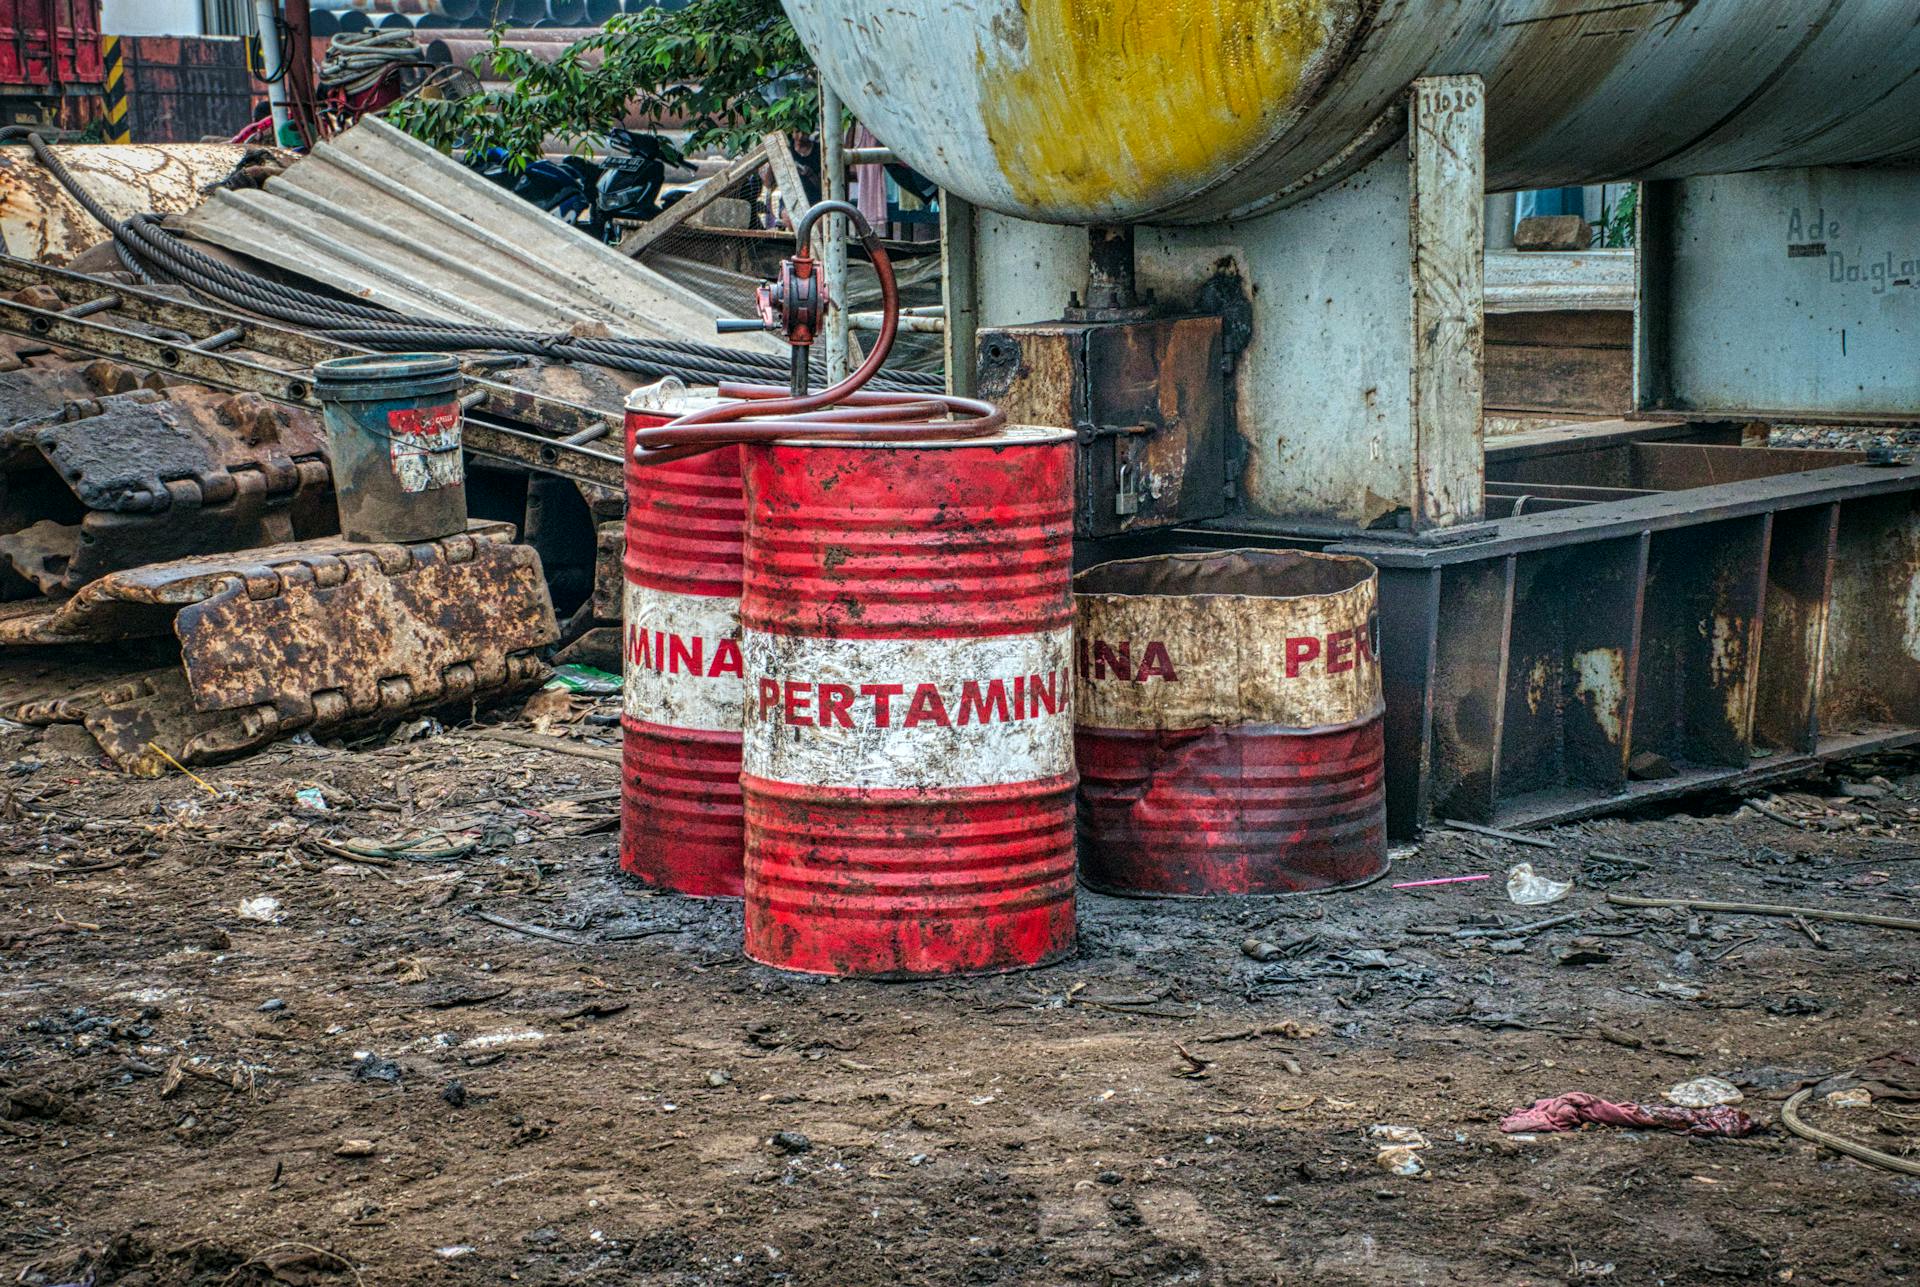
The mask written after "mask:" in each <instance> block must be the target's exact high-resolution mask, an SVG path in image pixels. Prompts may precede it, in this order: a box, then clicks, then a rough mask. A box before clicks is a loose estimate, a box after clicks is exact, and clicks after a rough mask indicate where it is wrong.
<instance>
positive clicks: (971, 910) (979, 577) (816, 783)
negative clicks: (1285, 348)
mask: <svg viewBox="0 0 1920 1287" xmlns="http://www.w3.org/2000/svg"><path fill="white" fill-rule="evenodd" d="M828 213H840V214H844V215H846V216H847V218H848V219H849V220H850V221H851V222H852V224H853V225H854V227H855V229H856V230H857V231H858V233H859V236H860V239H861V242H862V244H863V245H864V246H865V248H866V250H867V252H868V254H869V256H870V257H871V259H872V262H873V268H874V272H875V274H876V275H877V276H878V277H879V279H880V286H881V295H882V299H883V313H882V325H881V329H880V332H879V334H878V336H877V337H876V340H875V343H874V346H873V349H872V351H871V352H870V353H869V354H868V356H867V359H866V361H865V362H863V363H862V364H861V366H860V369H859V370H857V371H856V372H854V373H853V375H851V376H850V377H848V378H847V379H846V380H844V381H841V382H840V383H838V384H836V385H834V386H832V387H831V388H828V389H824V390H822V391H820V392H818V393H809V392H808V391H807V380H806V370H807V365H806V364H807V357H808V348H809V346H810V345H811V343H812V339H813V336H814V334H815V333H816V332H817V330H818V325H819V319H820V314H821V310H822V309H823V308H824V305H825V301H824V300H823V299H822V298H821V296H820V292H819V285H818V276H817V274H816V271H815V267H814V264H813V261H812V258H811V256H810V255H809V254H808V251H807V249H806V247H807V235H808V233H809V231H810V230H811V229H812V227H813V225H814V223H815V222H817V221H818V220H819V219H820V218H821V217H822V216H824V215H826V214H828ZM795 235H796V239H797V241H798V242H799V246H800V249H799V251H798V252H797V253H796V254H795V255H794V257H793V258H792V260H790V261H788V263H787V264H786V265H784V266H783V268H782V272H781V275H780V278H779V280H778V281H776V282H773V283H769V284H768V285H767V286H764V287H762V289H761V291H760V294H759V305H760V312H761V318H760V320H759V321H757V322H755V323H752V325H754V326H755V327H760V328H765V329H770V330H776V331H779V332H780V333H781V334H783V335H784V336H785V337H786V338H787V339H788V341H789V342H790V343H792V344H793V346H794V364H793V373H794V374H793V380H792V382H791V384H790V386H789V388H787V389H785V390H780V389H772V388H764V387H759V386H751V385H724V386H722V387H721V388H720V390H719V392H720V395H721V397H722V398H724V399H728V401H725V402H722V403H720V404H717V405H714V406H710V407H706V408H702V409H700V410H696V411H693V412H691V413H690V414H687V415H683V416H681V417H679V418H678V419H676V420H674V421H672V422H671V423H669V424H665V425H658V426H650V427H637V428H636V429H635V430H634V431H633V435H632V436H633V460H634V462H635V465H636V473H638V474H640V475H644V474H645V473H646V472H647V471H648V470H649V469H651V468H654V467H656V466H658V465H661V464H672V463H674V462H683V461H688V460H692V459H695V458H698V457H701V456H703V455H705V454H707V453H720V452H723V451H724V452H739V453H740V469H741V474H742V479H743V484H744V497H745V516H744V544H743V552H742V566H743V584H742V590H741V601H740V609H739V619H740V625H741V639H740V651H741V655H742V662H743V664H742V668H741V669H742V673H741V675H740V677H739V678H740V681H741V693H740V696H741V702H740V716H741V718H742V724H741V726H740V727H741V729H742V743H741V748H742V749H741V754H742V763H741V774H740V783H741V790H742V807H743V814H744V821H745V836H744V880H743V888H744V893H745V897H746V904H747V911H746V951H747V955H748V956H749V957H751V958H753V959H754V960H757V961H761V962H764V963H766V964H770V965H775V966H780V967H783V968H787V969H795V970H804V971H810V972H815V973H824V974H841V975H859V976H868V977H910V976H930V975H948V974H967V973H985V972H992V971H999V970H1009V969H1018V968H1022V967H1025V966H1032V965H1037V964H1041V963H1044V962H1047V961H1052V960H1057V959H1059V958H1061V957H1063V956H1065V955H1066V954H1067V953H1068V952H1070V951H1071V950H1072V946H1073V910H1074V848H1073V846H1074V839H1073V817H1074V786H1075V776H1074V769H1073V717H1072V694H1071V690H1072V686H1073V676H1072V660H1071V625H1072V593H1071V582H1070V576H1071V568H1072V540H1073V490H1072V478H1073V439H1072V436H1071V434H1069V433H1067V432H1064V431H1055V430H1050V429H1034V428H1025V427H1018V426H1008V425H1007V423H1006V417H1005V415H1004V413H1002V412H1001V411H1000V410H999V409H998V408H996V407H993V406H991V405H989V404H987V403H984V402H978V401H975V400H973V399H969V398H957V397H948V396H936V395H901V394H886V393H875V392H869V391H865V390H864V389H863V387H862V386H864V385H865V384H866V383H867V381H868V380H870V379H871V378H872V377H873V375H874V374H875V373H876V372H877V371H879V369H880V367H881V365H882V363H884V362H885V361H886V358H887V354H888V353H889V351H890V350H891V348H892V345H893V339H894V334H895V330H896V327H897V324H898V321H899V315H900V305H899V294H898V291H897V289H896V287H895V283H894V277H893V269H892V265H891V263H890V262H889V260H888V258H887V254H886V250H885V248H884V247H883V246H882V245H881V243H880V240H879V238H878V237H877V236H876V235H875V234H874V231H873V229H872V227H871V226H870V225H869V224H868V223H867V221H866V220H865V219H864V218H862V217H861V215H860V213H859V211H858V210H857V209H856V208H855V207H853V206H851V205H848V204H847V203H845V202H823V203H821V204H819V205H816V206H814V207H813V208H812V209H811V210H809V211H808V212H807V213H806V215H805V216H804V217H802V219H801V220H800V222H799V225H798V227H797V228H796V229H795ZM629 557H630V558H633V557H634V554H633V552H632V551H630V552H629ZM630 629H631V627H630ZM630 744H631V743H630ZM633 790H634V787H633V785H632V779H631V777H630V779H629V792H632V791H633Z"/></svg>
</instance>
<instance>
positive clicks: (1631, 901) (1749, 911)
mask: <svg viewBox="0 0 1920 1287" xmlns="http://www.w3.org/2000/svg"><path fill="white" fill-rule="evenodd" d="M1607 901H1608V902H1609V903H1612V904H1614V905H1615V906H1617V907H1676V908H1685V909H1688V910H1691V911H1696V912H1726V913H1729V914H1733V915H1739V916H1786V917H1796V916H1798V917H1805V918H1807V919H1808V920H1822V921H1842V922H1845V923H1847V924H1850V925H1878V926H1880V927H1882V928H1883V929H1897V930H1914V931H1920V920H1911V919H1908V918H1905V917H1900V916H1878V915H1873V914H1870V913H1867V912H1840V911H1833V910H1831V909H1829V908H1825V907H1784V906H1781V905H1780V904H1778V903H1718V902H1713V901H1710V900H1708V899H1702V898H1636V897H1634V896H1633V895H1631V894H1608V895H1607Z"/></svg>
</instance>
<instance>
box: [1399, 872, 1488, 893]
mask: <svg viewBox="0 0 1920 1287" xmlns="http://www.w3.org/2000/svg"><path fill="white" fill-rule="evenodd" d="M1492 879H1493V877H1492V876H1491V875H1489V874H1487V873H1486V872H1484V871H1483V872H1481V873H1480V874H1479V875H1478V876H1442V877H1440V878H1439V879H1438V880H1409V881H1403V882H1401V883H1400V884H1398V885H1395V886H1394V888H1395V889H1425V888H1426V887H1427V886H1428V885H1464V884H1466V883H1467V882H1468V881H1470V880H1492Z"/></svg>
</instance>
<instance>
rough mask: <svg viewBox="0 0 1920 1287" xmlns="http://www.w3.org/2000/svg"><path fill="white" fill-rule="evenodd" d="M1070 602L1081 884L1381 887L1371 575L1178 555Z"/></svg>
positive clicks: (1341, 560)
mask: <svg viewBox="0 0 1920 1287" xmlns="http://www.w3.org/2000/svg"><path fill="white" fill-rule="evenodd" d="M1074 590H1075V609H1074V613H1075V618H1074V620H1075V637H1076V656H1075V675H1076V678H1077V680H1078V683H1077V686H1076V689H1075V694H1076V695H1075V703H1076V706H1075V711H1076V713H1075V719H1076V721H1077V725H1078V726H1077V728H1076V730H1075V737H1074V744H1075V748H1076V751H1077V755H1078V759H1079V766H1080V776H1081V782H1080V815H1079V818H1080V821H1079V831H1080V842H1081V843H1080V862H1081V878H1082V879H1083V880H1085V881H1086V883H1087V885H1088V886H1089V887H1091V888H1093V889H1098V890H1103V891H1107V892H1110V893H1115V894H1131V895H1147V896H1173V897H1196V896H1202V895H1209V894H1295V893H1304V892H1308V891H1312V890H1325V889H1338V888H1342V887H1347V886H1352V885H1359V884H1364V883H1365V882H1367V881H1369V880H1373V879H1375V878H1376V877H1378V876H1379V875H1380V874H1381V873H1383V872H1384V871H1386V869H1387V821H1386V776H1385V750H1386V748H1385V735H1384V730H1383V725H1382V713H1383V710H1384V704H1383V702H1382V699H1381V688H1380V668H1379V664H1378V662H1379V650H1378V643H1377V640H1376V637H1375V636H1376V621H1377V615H1376V613H1377V608H1376V605H1377V602H1378V586H1377V576H1376V573H1375V571H1374V568H1373V565H1372V564H1370V563H1368V562H1367V561H1366V560H1365V559H1358V558H1346V557H1338V556H1332V555H1324V554H1308V553H1302V552H1298V551H1291V550H1288V551H1270V550H1229V551H1224V552H1220V553H1213V554H1177V555H1168V556H1162V557H1156V558H1145V559H1128V560H1125V561H1122V562H1118V563H1106V564H1102V565H1100V566H1098V567H1095V568H1090V569H1088V570H1087V571H1085V572H1082V573H1081V574H1080V575H1079V576H1078V577H1077V578H1075V581H1074Z"/></svg>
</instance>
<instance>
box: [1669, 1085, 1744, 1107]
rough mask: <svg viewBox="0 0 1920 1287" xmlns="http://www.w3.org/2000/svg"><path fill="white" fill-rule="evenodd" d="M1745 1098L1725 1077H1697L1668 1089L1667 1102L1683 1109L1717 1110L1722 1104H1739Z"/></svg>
mask: <svg viewBox="0 0 1920 1287" xmlns="http://www.w3.org/2000/svg"><path fill="white" fill-rule="evenodd" d="M1745 1098H1746V1096H1745V1095H1743V1094H1741V1093H1740V1088H1739V1087H1738V1086H1736V1085H1734V1084H1733V1083H1732V1082H1730V1081H1728V1080H1727V1079H1726V1078H1725V1077H1695V1078H1694V1079H1693V1080H1692V1081H1683V1082H1681V1083H1680V1084H1679V1085H1678V1086H1669V1087H1668V1088H1667V1102H1668V1103H1669V1104H1678V1105H1680V1107H1682V1108H1715V1107H1718V1106H1719V1105H1721V1104H1737V1103H1739V1102H1740V1101H1741V1100H1743V1099H1745Z"/></svg>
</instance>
